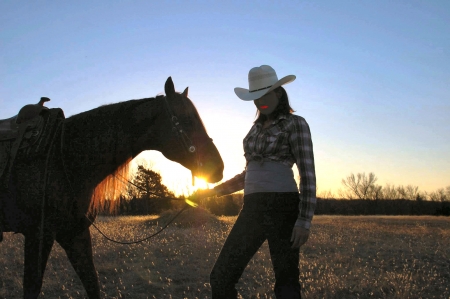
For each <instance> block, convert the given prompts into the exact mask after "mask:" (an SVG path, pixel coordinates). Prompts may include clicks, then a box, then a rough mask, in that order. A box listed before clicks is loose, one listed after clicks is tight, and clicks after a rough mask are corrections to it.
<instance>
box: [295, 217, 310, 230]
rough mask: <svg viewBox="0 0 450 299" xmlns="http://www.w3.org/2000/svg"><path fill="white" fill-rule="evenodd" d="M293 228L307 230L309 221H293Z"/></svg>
mask: <svg viewBox="0 0 450 299" xmlns="http://www.w3.org/2000/svg"><path fill="white" fill-rule="evenodd" d="M295 226H296V227H302V228H304V229H307V230H309V229H310V228H311V221H308V220H305V219H297V221H295Z"/></svg>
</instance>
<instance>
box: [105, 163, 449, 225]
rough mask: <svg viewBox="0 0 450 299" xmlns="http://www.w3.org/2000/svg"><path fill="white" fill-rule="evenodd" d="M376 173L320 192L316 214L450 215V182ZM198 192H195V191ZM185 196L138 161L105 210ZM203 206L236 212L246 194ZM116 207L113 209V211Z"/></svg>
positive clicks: (158, 205)
mask: <svg viewBox="0 0 450 299" xmlns="http://www.w3.org/2000/svg"><path fill="white" fill-rule="evenodd" d="M377 180H378V178H377V177H376V175H375V174H374V173H372V172H371V173H369V174H367V175H366V174H365V173H357V174H356V175H355V174H353V173H352V174H350V175H348V176H347V177H346V178H344V179H342V181H341V184H342V186H343V187H344V188H343V189H341V190H339V191H338V195H337V196H336V195H335V194H333V193H332V192H331V191H327V192H318V193H317V197H318V198H317V207H316V214H318V215H320V214H328V215H333V214H338V215H447V216H448V215H450V186H448V187H446V188H445V189H444V188H442V189H438V190H436V191H434V192H430V193H427V192H423V191H420V190H419V188H418V187H417V186H412V185H407V186H394V185H390V184H386V186H380V185H378V184H377ZM194 195H195V194H194ZM184 199H185V198H184V196H178V197H177V196H175V194H174V193H173V192H172V191H170V190H169V189H168V188H167V187H166V186H165V185H164V184H162V178H161V175H160V174H159V173H157V172H155V171H153V170H151V169H150V168H148V167H145V166H143V165H138V168H137V172H136V173H135V175H134V176H133V178H132V179H131V180H130V181H128V185H127V188H126V191H125V192H124V193H123V194H122V195H121V196H120V198H119V203H118V204H116V208H115V209H110V204H111V202H110V201H108V200H107V201H105V205H104V207H103V209H102V212H101V213H102V214H111V213H113V214H116V215H151V214H160V213H161V212H162V211H165V210H170V209H179V208H180V207H181V206H182V205H183V204H184ZM195 201H196V202H198V203H199V204H200V206H201V207H202V208H205V209H207V210H208V211H210V212H211V213H212V214H215V215H220V216H221V215H223V216H235V215H237V214H239V211H240V209H241V207H242V204H243V194H242V193H237V194H232V195H228V196H222V197H213V198H208V199H205V198H196V199H195ZM111 211H113V212H111Z"/></svg>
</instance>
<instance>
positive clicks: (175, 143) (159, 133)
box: [137, 77, 224, 183]
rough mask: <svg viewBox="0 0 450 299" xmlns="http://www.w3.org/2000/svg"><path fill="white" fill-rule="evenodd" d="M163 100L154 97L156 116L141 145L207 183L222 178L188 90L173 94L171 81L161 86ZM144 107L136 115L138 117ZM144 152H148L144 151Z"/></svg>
mask: <svg viewBox="0 0 450 299" xmlns="http://www.w3.org/2000/svg"><path fill="white" fill-rule="evenodd" d="M164 89H165V93H166V96H165V97H163V96H160V97H157V98H156V100H155V101H157V103H158V104H157V105H158V106H159V109H158V112H159V113H158V114H157V115H156V116H153V117H150V116H149V119H148V121H150V119H151V121H152V125H151V126H148V132H147V134H144V136H142V135H141V136H140V138H139V139H140V140H141V142H148V144H151V149H156V150H158V151H160V152H161V153H162V154H163V155H164V156H165V157H166V158H168V159H169V160H172V161H175V162H178V163H180V164H181V165H183V166H184V167H186V168H188V169H189V170H191V171H192V174H193V175H194V176H196V177H201V178H202V179H204V180H206V181H207V182H209V183H216V182H218V181H220V180H221V179H222V177H223V168H224V165H223V161H222V158H221V156H220V154H219V151H218V150H217V148H216V146H215V145H214V143H213V141H212V139H211V138H210V137H209V136H208V134H207V133H206V130H205V127H204V126H203V123H202V120H201V118H200V116H199V114H198V112H197V109H196V108H195V106H194V105H193V104H192V102H191V100H190V99H189V98H188V88H186V89H185V90H184V92H183V93H181V94H180V93H177V92H175V87H174V84H173V82H172V78H171V77H169V78H168V79H167V81H166V84H165V86H164ZM141 109H145V108H144V107H139V110H140V111H138V112H137V113H138V114H140V115H142V114H143V113H142V110H141ZM146 149H150V147H147V148H146Z"/></svg>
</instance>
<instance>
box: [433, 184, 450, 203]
mask: <svg viewBox="0 0 450 299" xmlns="http://www.w3.org/2000/svg"><path fill="white" fill-rule="evenodd" d="M446 189H447V190H444V188H441V189H438V190H436V191H434V192H431V193H430V194H429V198H430V200H432V201H449V200H450V197H449V196H448V189H449V187H447V188H446Z"/></svg>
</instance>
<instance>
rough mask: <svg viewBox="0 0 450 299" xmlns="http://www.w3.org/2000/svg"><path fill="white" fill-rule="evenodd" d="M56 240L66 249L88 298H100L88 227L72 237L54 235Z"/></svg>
mask: <svg viewBox="0 0 450 299" xmlns="http://www.w3.org/2000/svg"><path fill="white" fill-rule="evenodd" d="M56 241H58V243H59V244H60V245H61V247H62V248H64V250H65V251H66V254H67V257H68V258H69V260H70V263H71V264H72V266H73V268H74V269H75V272H77V274H78V276H79V277H80V279H81V282H82V283H83V286H84V288H85V290H86V292H87V294H88V296H89V298H90V299H97V298H100V286H99V283H98V276H97V271H96V270H95V266H94V260H93V258H92V243H91V234H90V232H89V228H86V229H85V230H84V231H83V232H82V233H81V234H79V235H78V236H76V237H74V238H70V239H69V238H64V236H62V237H61V238H58V236H57V237H56Z"/></svg>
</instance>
